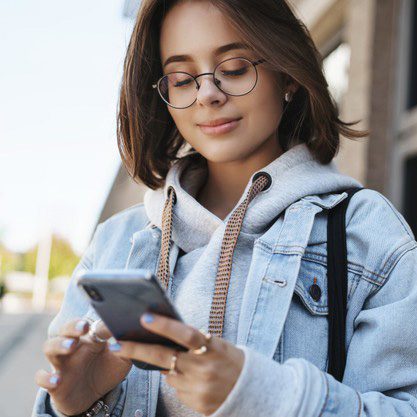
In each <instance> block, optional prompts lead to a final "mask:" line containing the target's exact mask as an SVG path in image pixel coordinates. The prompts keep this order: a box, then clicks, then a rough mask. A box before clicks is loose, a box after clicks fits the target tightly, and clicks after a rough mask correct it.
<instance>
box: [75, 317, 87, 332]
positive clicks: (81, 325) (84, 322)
mask: <svg viewBox="0 0 417 417" xmlns="http://www.w3.org/2000/svg"><path fill="white" fill-rule="evenodd" d="M86 325H87V320H80V321H79V322H77V324H76V325H75V330H77V332H83V331H84V329H85V326H86Z"/></svg>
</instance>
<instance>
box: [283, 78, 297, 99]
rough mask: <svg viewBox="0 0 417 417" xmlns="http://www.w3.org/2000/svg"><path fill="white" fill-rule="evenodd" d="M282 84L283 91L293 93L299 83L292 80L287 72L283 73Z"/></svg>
mask: <svg viewBox="0 0 417 417" xmlns="http://www.w3.org/2000/svg"><path fill="white" fill-rule="evenodd" d="M282 86H283V91H284V92H291V93H292V94H293V95H294V94H295V93H296V91H297V90H298V89H299V88H300V84H299V83H298V82H297V81H295V80H294V78H292V77H291V76H290V75H289V74H283V76H282Z"/></svg>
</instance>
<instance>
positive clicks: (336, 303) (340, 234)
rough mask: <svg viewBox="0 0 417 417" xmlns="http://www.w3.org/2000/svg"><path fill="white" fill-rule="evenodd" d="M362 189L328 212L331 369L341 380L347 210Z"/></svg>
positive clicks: (344, 334)
mask: <svg viewBox="0 0 417 417" xmlns="http://www.w3.org/2000/svg"><path fill="white" fill-rule="evenodd" d="M362 189H363V188H350V189H348V190H345V192H347V194H348V197H347V198H345V199H344V200H343V201H342V202H341V203H340V204H338V205H337V206H335V207H333V208H332V209H330V210H329V211H328V219H327V299H328V304H329V315H328V322H329V345H328V356H329V362H328V368H327V372H328V373H329V374H331V375H333V376H334V377H335V378H336V379H337V380H338V381H340V382H341V381H342V379H343V374H344V371H345V366H346V345H345V339H346V305H347V248H346V210H347V207H348V204H349V201H350V199H351V197H352V196H353V195H354V194H355V193H356V192H358V191H359V190H362Z"/></svg>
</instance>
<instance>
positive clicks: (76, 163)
mask: <svg viewBox="0 0 417 417" xmlns="http://www.w3.org/2000/svg"><path fill="white" fill-rule="evenodd" d="M123 3H124V1H123V0H105V1H103V0H71V1H57V0H42V1H35V0H7V1H0V57H1V58H0V59H1V65H0V242H1V243H3V244H5V245H6V246H7V247H8V248H9V249H11V250H13V251H25V250H27V249H29V248H31V247H33V245H35V244H36V243H37V242H38V240H39V239H40V238H42V237H43V236H45V235H46V234H48V233H51V232H54V233H57V234H59V235H61V236H63V237H65V238H66V239H68V240H69V242H70V243H71V245H72V246H73V248H74V250H75V251H76V252H77V253H78V254H81V253H82V252H83V251H84V250H85V248H86V245H87V244H88V242H89V240H90V237H91V234H92V232H93V230H94V227H95V225H96V222H97V219H98V216H99V214H100V211H101V209H102V207H103V204H104V201H105V198H106V196H107V194H108V192H109V190H110V187H111V184H112V182H113V179H114V177H115V175H116V172H117V170H118V167H119V164H120V156H119V152H118V149H117V142H116V110H117V99H118V90H119V85H120V79H121V75H122V66H123V59H124V54H125V51H126V48H127V44H128V41H129V35H130V32H131V29H132V22H131V21H130V20H129V19H126V18H125V17H123V14H122V12H123Z"/></svg>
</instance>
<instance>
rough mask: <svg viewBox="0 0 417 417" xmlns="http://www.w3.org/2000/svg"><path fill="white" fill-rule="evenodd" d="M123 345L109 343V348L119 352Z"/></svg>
mask: <svg viewBox="0 0 417 417" xmlns="http://www.w3.org/2000/svg"><path fill="white" fill-rule="evenodd" d="M121 348H122V347H121V346H120V344H119V343H111V344H109V350H110V351H112V352H118V351H119V350H120V349H121Z"/></svg>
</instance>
